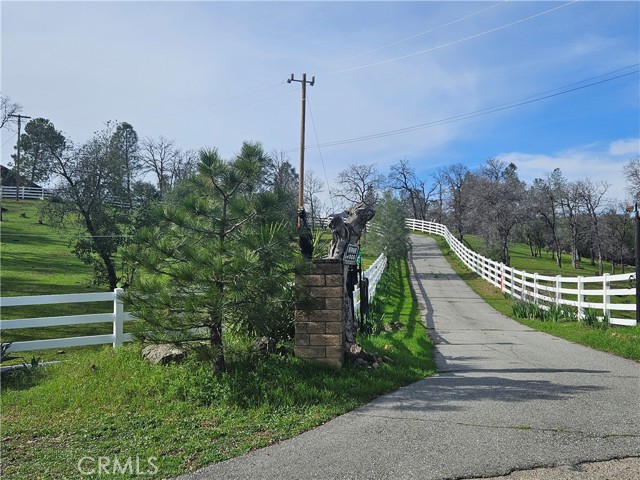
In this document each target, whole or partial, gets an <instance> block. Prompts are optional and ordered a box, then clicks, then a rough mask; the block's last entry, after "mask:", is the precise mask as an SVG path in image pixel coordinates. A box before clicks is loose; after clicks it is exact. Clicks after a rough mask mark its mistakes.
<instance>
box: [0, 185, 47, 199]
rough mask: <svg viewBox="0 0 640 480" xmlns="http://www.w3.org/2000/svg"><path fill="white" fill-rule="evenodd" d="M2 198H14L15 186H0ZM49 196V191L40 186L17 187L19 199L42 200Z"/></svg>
mask: <svg viewBox="0 0 640 480" xmlns="http://www.w3.org/2000/svg"><path fill="white" fill-rule="evenodd" d="M0 194H1V195H2V198H16V187H8V186H2V187H0ZM49 196H51V191H50V190H48V189H46V188H42V187H18V198H20V199H21V200H44V199H45V198H46V197H49Z"/></svg>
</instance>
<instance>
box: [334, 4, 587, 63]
mask: <svg viewBox="0 0 640 480" xmlns="http://www.w3.org/2000/svg"><path fill="white" fill-rule="evenodd" d="M578 1H580V0H572V1H571V2H569V3H565V4H564V5H560V6H558V7H554V8H550V9H549V10H545V11H544V12H540V13H536V14H535V15H530V16H528V17H525V18H521V19H520V20H516V21H515V22H510V23H507V24H505V25H501V26H499V27H496V28H492V29H490V30H486V31H484V32H480V33H476V34H474V35H469V36H468V37H464V38H460V39H458V40H454V41H452V42H448V43H443V44H441V45H437V46H435V47H431V48H428V49H426V50H420V51H419V52H413V53H408V54H406V55H400V56H398V57H393V58H388V59H387V60H380V61H379V62H373V63H369V64H366V65H360V66H357V67H351V68H345V69H342V70H336V71H333V72H330V73H327V74H326V75H336V74H339V73H346V72H352V71H354V70H361V69H363V68H369V67H375V66H378V65H384V64H385V63H391V62H395V61H396V60H402V59H405V58H409V57H415V56H416V55H422V54H425V53H429V52H433V51H434V50H439V49H441V48H445V47H450V46H452V45H457V44H459V43H462V42H466V41H467V40H471V39H474V38H478V37H481V36H484V35H488V34H490V33H493V32H497V31H499V30H504V29H505V28H509V27H512V26H514V25H517V24H519V23H522V22H526V21H527V20H531V19H533V18H537V17H540V16H542V15H546V14H548V13H551V12H554V11H556V10H559V9H561V8H564V7H568V6H569V5H573V4H574V3H576V2H578Z"/></svg>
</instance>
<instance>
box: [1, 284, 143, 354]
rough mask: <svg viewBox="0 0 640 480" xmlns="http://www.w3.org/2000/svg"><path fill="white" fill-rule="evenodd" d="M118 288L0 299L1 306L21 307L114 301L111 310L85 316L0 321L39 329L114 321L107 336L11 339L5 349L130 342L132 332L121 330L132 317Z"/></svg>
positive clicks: (9, 326)
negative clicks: (109, 290)
mask: <svg viewBox="0 0 640 480" xmlns="http://www.w3.org/2000/svg"><path fill="white" fill-rule="evenodd" d="M122 293H124V290H122V289H121V288H116V289H115V290H114V291H113V292H104V293H74V294H69V295H32V296H23V297H3V298H0V308H2V309H4V308H7V307H20V306H24V305H51V304H60V303H83V302H113V313H92V314H86V315H69V316H64V317H40V318H20V319H16V320H2V321H0V330H15V329H18V328H42V327H52V326H60V325H81V324H86V323H105V322H109V323H111V324H113V331H112V333H110V334H106V335H91V336H85V337H67V338H54V339H49V340H30V341H23V342H13V343H11V345H10V346H9V348H8V349H7V352H24V351H27V350H44V349H49V348H64V347H78V346H83V345H102V344H105V343H111V344H112V345H113V346H114V347H116V346H118V345H122V344H123V343H124V342H129V341H131V334H130V333H124V331H123V330H124V322H125V321H127V320H131V319H132V318H133V317H132V316H131V315H130V314H128V313H127V312H125V311H124V307H123V304H122V301H121V300H120V298H119V297H120V295H121V294H122Z"/></svg>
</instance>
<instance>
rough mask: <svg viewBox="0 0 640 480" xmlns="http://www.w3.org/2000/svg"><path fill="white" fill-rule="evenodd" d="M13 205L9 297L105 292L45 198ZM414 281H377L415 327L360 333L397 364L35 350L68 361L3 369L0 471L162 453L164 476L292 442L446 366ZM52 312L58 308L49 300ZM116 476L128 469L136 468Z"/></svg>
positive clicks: (6, 263)
mask: <svg viewBox="0 0 640 480" xmlns="http://www.w3.org/2000/svg"><path fill="white" fill-rule="evenodd" d="M3 205H4V206H5V208H8V210H9V211H8V212H5V219H6V223H5V222H3V223H2V224H1V227H2V278H1V282H2V286H3V292H2V295H25V294H53V293H78V292H79V291H96V290H98V289H96V288H95V287H93V286H92V285H91V271H90V269H88V268H87V267H86V266H85V265H83V264H81V263H80V262H79V261H77V260H76V259H75V257H74V256H73V255H72V254H71V253H69V249H68V243H67V242H68V239H67V238H65V237H60V235H59V234H57V233H56V232H55V230H53V229H51V227H47V226H43V225H39V224H38V222H37V216H36V214H35V205H36V204H35V203H31V202H20V203H18V204H15V203H13V204H12V203H11V202H3ZM20 213H24V214H25V215H24V216H21V215H20ZM27 232H30V233H34V234H37V235H38V236H37V237H31V236H28V235H26V233H27ZM36 239H37V240H36ZM34 252H37V253H34ZM26 258H29V259H30V261H28V262H27V261H25V259H26ZM365 259H366V260H368V261H372V260H373V259H369V258H365ZM32 263H33V264H32ZM407 276H408V270H407V266H406V263H404V262H400V263H394V264H393V265H392V268H390V269H389V270H388V272H387V274H386V275H385V278H384V281H383V284H382V285H381V290H380V292H381V296H384V301H385V302H384V318H385V320H387V321H392V320H397V321H400V322H402V323H403V324H404V325H405V326H404V327H403V328H402V329H400V330H399V331H397V332H393V333H388V332H383V333H381V334H379V335H377V336H372V337H368V338H362V339H360V341H361V344H362V345H363V347H364V349H365V350H367V351H369V352H378V353H380V354H381V355H386V356H388V357H390V358H391V359H392V363H385V364H383V365H381V366H380V368H377V369H363V368H354V367H349V366H347V367H345V368H342V369H333V368H330V367H325V366H322V365H318V364H315V363H311V362H309V361H305V360H303V359H298V358H295V357H293V356H285V357H280V356H271V357H269V358H267V359H262V358H259V357H257V356H256V355H255V354H251V353H250V352H249V350H248V349H247V345H246V342H242V341H239V340H237V339H236V340H234V339H230V342H231V344H230V345H229V346H228V361H229V365H230V369H229V372H228V373H226V374H224V375H222V376H216V375H214V374H213V373H212V371H211V369H210V368H208V367H206V366H203V365H202V364H200V363H198V362H197V361H196V360H195V359H194V358H191V359H189V360H188V361H187V362H185V363H184V364H181V365H169V366H157V365H149V364H147V363H146V362H145V361H143V360H142V359H141V357H140V345H138V344H127V345H125V346H124V347H120V348H117V349H114V348H112V347H110V346H105V347H80V348H70V349H66V352H65V353H63V354H59V353H57V352H55V351H52V350H46V351H42V352H35V354H37V356H41V357H42V360H43V361H47V360H62V361H61V363H58V364H55V365H50V366H47V367H42V368H38V369H35V370H32V371H21V372H17V373H12V374H4V375H3V378H2V382H1V387H0V388H1V395H0V401H1V407H2V408H1V411H2V417H1V419H2V422H1V424H0V428H1V432H0V435H1V438H2V455H1V464H0V476H1V477H2V478H7V479H25V478H42V479H48V478H51V479H61V478H79V477H81V474H80V473H81V472H79V470H78V463H79V462H80V461H81V460H82V458H83V457H93V458H98V457H108V458H109V459H110V461H111V462H113V461H114V459H115V458H117V459H118V461H119V462H120V463H121V464H125V463H126V461H127V459H129V458H131V459H132V460H133V468H134V469H135V462H136V459H139V462H140V464H141V469H142V470H146V471H151V470H150V469H149V465H148V464H147V461H148V459H149V458H150V457H155V458H152V459H151V461H152V463H153V465H154V466H156V467H157V472H156V473H155V474H154V475H150V476H147V477H145V478H166V477H170V476H174V475H178V474H181V473H186V472H189V471H192V470H195V469H197V468H199V467H202V466H205V465H207V464H211V463H214V462H218V461H221V460H224V459H228V458H231V457H234V456H237V455H241V454H243V453H246V452H248V451H250V450H252V449H255V448H259V447H263V446H266V445H269V444H272V443H274V442H278V441H281V440H283V439H286V438H290V437H292V436H294V435H297V434H299V433H301V432H303V431H305V430H308V429H310V428H313V427H315V426H318V425H320V424H322V423H324V422H326V421H328V420H330V419H331V418H334V417H335V416H337V415H340V414H342V413H345V412H348V411H350V410H352V409H353V408H355V407H357V406H359V405H362V404H364V403H366V402H368V401H370V400H371V399H373V398H375V397H376V396H379V395H381V394H384V393H387V392H390V391H393V390H395V389H397V388H398V387H400V386H402V385H405V384H407V383H410V382H413V381H416V380H418V379H421V378H424V377H426V376H429V375H431V374H433V373H434V368H435V367H434V363H433V358H432V357H433V354H432V344H431V341H430V339H429V338H428V336H427V334H426V331H425V329H424V327H423V326H422V324H421V323H420V322H421V319H420V315H419V312H418V307H417V304H416V302H415V301H414V300H413V298H412V296H411V290H410V288H409V284H408V278H407ZM20 308H24V309H25V310H26V311H21V312H10V311H9V310H10V309H6V312H5V311H3V312H2V315H3V320H5V319H9V320H7V321H10V319H11V318H17V317H29V316H38V315H41V314H42V313H41V312H39V311H37V310H30V309H29V307H20ZM80 308H86V305H84V306H83V305H80ZM102 308H105V309H106V310H109V309H110V306H109V305H103V306H102ZM16 310H18V308H16ZM73 313H83V312H74V311H72V310H71V309H69V306H62V307H60V309H59V311H57V312H56V313H55V315H69V314H73ZM46 314H47V315H53V313H51V311H50V308H49V309H48V311H47V312H46ZM102 327H106V330H107V331H108V330H109V325H101V326H79V327H73V330H74V331H73V332H63V331H61V330H60V329H62V328H71V327H56V328H57V330H53V331H51V332H44V333H43V332H42V331H40V330H33V329H31V330H25V331H23V332H22V333H21V332H17V333H12V334H13V335H14V336H15V335H17V334H21V335H22V334H24V335H25V338H34V339H35V338H46V337H50V336H51V335H54V336H65V335H64V333H70V334H73V335H85V334H96V333H101V332H100V331H99V328H102ZM78 329H81V330H82V331H78ZM85 330H86V331H85ZM9 332H10V331H7V334H9ZM5 338H6V337H5V336H3V341H6V340H5ZM288 347H289V349H290V350H291V349H292V346H291V345H288ZM28 353H29V354H31V353H32V352H28ZM83 466H84V467H85V470H86V469H87V468H91V467H94V468H95V467H96V464H95V463H93V464H91V463H85V464H83ZM109 477H110V478H130V477H131V472H130V471H126V473H125V474H123V475H119V474H116V475H109Z"/></svg>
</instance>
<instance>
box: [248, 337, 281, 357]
mask: <svg viewBox="0 0 640 480" xmlns="http://www.w3.org/2000/svg"><path fill="white" fill-rule="evenodd" d="M253 349H254V350H255V351H257V352H258V353H260V355H262V356H263V357H268V356H269V355H271V354H272V353H274V352H275V351H276V339H275V338H273V337H260V338H258V339H257V340H255V341H254V342H253Z"/></svg>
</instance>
